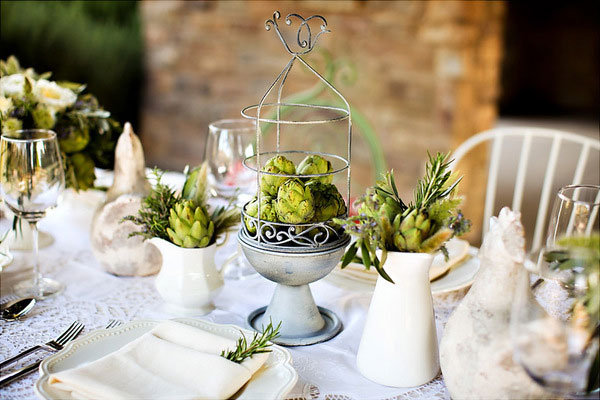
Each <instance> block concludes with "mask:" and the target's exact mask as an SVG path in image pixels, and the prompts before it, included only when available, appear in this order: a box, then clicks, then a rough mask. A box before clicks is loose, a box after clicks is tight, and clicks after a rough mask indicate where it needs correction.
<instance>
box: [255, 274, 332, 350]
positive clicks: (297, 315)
mask: <svg viewBox="0 0 600 400" xmlns="http://www.w3.org/2000/svg"><path fill="white" fill-rule="evenodd" d="M270 321H273V325H276V324H277V323H279V322H278V321H281V328H280V334H279V337H277V338H276V339H274V340H273V342H275V343H277V344H280V345H283V346H306V345H310V344H315V343H320V342H324V341H326V340H329V339H331V338H332V337H334V336H335V335H337V334H338V333H340V332H341V330H342V322H341V320H340V319H339V317H338V316H337V315H336V314H335V313H334V312H333V311H331V310H328V309H327V308H324V307H318V306H317V305H316V304H315V301H314V299H313V297H312V294H311V292H310V288H309V287H308V285H299V286H287V285H282V284H278V285H277V286H276V288H275V293H274V294H273V298H272V299H271V303H270V304H269V306H268V307H261V308H259V309H257V310H254V311H253V312H252V313H250V315H249V316H248V320H247V322H248V325H249V326H250V327H251V328H253V329H255V330H257V331H262V328H263V327H265V326H267V325H268V324H269V322H270Z"/></svg>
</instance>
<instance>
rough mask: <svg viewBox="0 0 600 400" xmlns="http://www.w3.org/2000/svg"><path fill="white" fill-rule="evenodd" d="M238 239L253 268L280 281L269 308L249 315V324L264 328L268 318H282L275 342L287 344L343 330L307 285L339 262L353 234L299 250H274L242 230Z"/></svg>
mask: <svg viewBox="0 0 600 400" xmlns="http://www.w3.org/2000/svg"><path fill="white" fill-rule="evenodd" d="M238 240H239V242H240V244H241V246H242V250H243V252H244V254H245V255H246V258H247V259H248V261H249V262H250V264H251V265H252V266H253V267H254V269H255V270H256V271H257V272H258V273H259V274H261V275H262V276H264V277H265V278H267V279H269V280H270V281H273V282H275V283H277V287H276V288H275V293H274V294H273V297H272V298H271V302H270V304H269V306H267V307H261V308H259V309H257V310H255V311H253V312H252V313H250V315H249V316H248V324H249V325H250V326H251V327H252V328H254V329H256V330H259V331H260V330H261V328H262V327H263V326H266V325H267V324H268V323H269V321H273V324H277V323H279V321H281V330H280V336H279V337H278V338H277V339H275V340H274V342H275V343H277V344H281V345H284V346H304V345H309V344H314V343H319V342H323V341H326V340H329V339H331V338H332V337H334V336H335V335H337V334H338V333H339V332H340V331H341V330H342V323H341V321H340V319H339V318H338V316H337V315H335V313H333V312H332V311H330V310H328V309H326V308H323V307H317V305H316V304H315V301H314V299H313V297H312V293H311V291H310V288H309V287H308V284H309V283H311V282H315V281H318V280H319V279H321V278H323V277H325V276H326V275H327V274H328V273H329V272H331V270H333V268H335V266H336V265H337V263H338V262H339V261H340V259H341V257H342V255H343V254H344V250H345V248H346V246H347V245H348V243H349V242H350V237H348V236H347V235H344V236H343V237H341V238H340V239H339V240H336V241H335V243H332V244H331V245H328V246H326V247H324V248H322V249H314V248H313V249H311V248H304V249H301V250H296V251H287V250H283V251H282V250H275V249H272V248H265V247H262V246H260V244H259V242H258V241H256V240H254V239H252V238H249V237H248V236H247V235H246V234H245V233H244V231H243V230H241V231H240V233H239V234H238Z"/></svg>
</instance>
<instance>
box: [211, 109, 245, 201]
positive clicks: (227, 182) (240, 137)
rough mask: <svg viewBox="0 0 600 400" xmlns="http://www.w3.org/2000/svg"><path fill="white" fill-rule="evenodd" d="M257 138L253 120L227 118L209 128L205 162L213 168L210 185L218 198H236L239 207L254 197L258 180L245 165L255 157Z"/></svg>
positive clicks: (213, 123)
mask: <svg viewBox="0 0 600 400" xmlns="http://www.w3.org/2000/svg"><path fill="white" fill-rule="evenodd" d="M255 135H256V125H255V123H254V121H252V120H247V119H224V120H220V121H215V122H212V123H211V124H209V125H208V137H207V139H206V147H205V153H204V159H205V160H206V161H207V162H208V166H209V167H210V179H211V184H212V185H211V186H212V187H213V189H214V191H215V193H214V194H215V195H216V196H217V197H221V198H225V199H231V198H232V197H235V198H236V199H237V201H238V204H239V203H240V202H246V201H248V200H250V198H251V197H252V194H253V192H254V190H255V187H256V179H255V177H254V176H253V174H252V173H251V171H249V170H248V169H247V168H244V166H243V164H242V163H243V161H244V159H245V158H246V157H250V156H253V155H254V148H255V143H254V141H255ZM240 205H241V204H240Z"/></svg>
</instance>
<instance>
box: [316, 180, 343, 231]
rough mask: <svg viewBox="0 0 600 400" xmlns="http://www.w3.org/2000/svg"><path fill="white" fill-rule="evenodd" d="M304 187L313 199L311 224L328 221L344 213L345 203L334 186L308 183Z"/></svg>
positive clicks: (317, 182) (318, 182)
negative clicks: (313, 209) (308, 190)
mask: <svg viewBox="0 0 600 400" xmlns="http://www.w3.org/2000/svg"><path fill="white" fill-rule="evenodd" d="M306 187H307V188H309V189H310V191H311V193H312V195H313V199H314V208H315V215H314V216H313V219H312V220H313V222H324V221H329V220H330V219H332V218H335V217H339V216H341V215H343V214H345V213H346V203H345V202H344V198H343V197H342V195H341V194H340V192H339V191H338V190H337V188H336V187H335V185H332V184H324V183H321V182H320V181H310V182H309V183H307V184H306Z"/></svg>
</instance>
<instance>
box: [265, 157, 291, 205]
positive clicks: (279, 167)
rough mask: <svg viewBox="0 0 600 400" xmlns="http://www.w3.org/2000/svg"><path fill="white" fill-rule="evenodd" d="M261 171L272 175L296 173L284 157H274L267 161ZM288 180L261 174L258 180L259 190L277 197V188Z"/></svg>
mask: <svg viewBox="0 0 600 400" xmlns="http://www.w3.org/2000/svg"><path fill="white" fill-rule="evenodd" d="M262 170H263V171H264V172H270V173H273V174H286V175H294V174H295V173H296V166H295V165H294V163H293V162H291V161H290V160H288V159H287V158H285V157H284V156H275V157H273V158H271V159H270V160H269V161H267V163H266V164H265V166H264V167H263V169H262ZM288 179H289V178H288V177H285V176H276V175H267V174H263V175H262V177H261V179H260V190H261V191H262V192H263V193H266V194H268V195H270V196H273V197H275V196H277V191H278V190H279V187H280V186H281V185H282V184H283V183H284V182H285V181H287V180H288Z"/></svg>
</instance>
